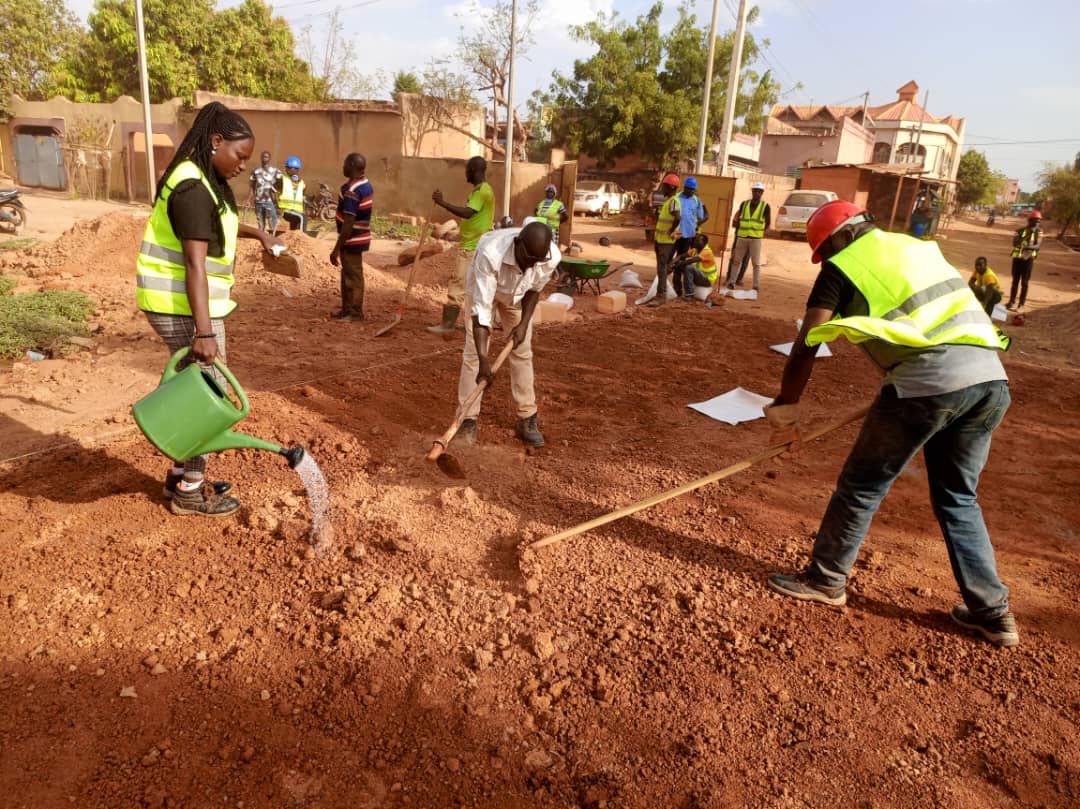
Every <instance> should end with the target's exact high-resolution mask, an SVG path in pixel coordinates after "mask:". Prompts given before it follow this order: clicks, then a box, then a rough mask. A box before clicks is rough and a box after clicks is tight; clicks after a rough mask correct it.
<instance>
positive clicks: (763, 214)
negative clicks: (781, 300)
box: [727, 182, 772, 290]
mask: <svg viewBox="0 0 1080 809" xmlns="http://www.w3.org/2000/svg"><path fill="white" fill-rule="evenodd" d="M764 193H765V183H760V182H758V183H754V184H753V185H751V186H750V199H748V200H746V201H745V202H744V203H743V204H742V205H740V206H739V208H738V210H737V211H736V212H735V216H734V218H733V219H732V220H731V226H732V227H733V228H735V236H736V239H737V241H736V242H735V247H734V249H733V250H732V252H731V261H730V262H729V263H728V272H727V288H728V289H735V285H736V284H738V283H740V278H741V276H740V275H739V273H738V271H737V269H736V268H737V267H741V266H742V263H743V258H744V257H745V256H746V255H747V254H749V255H750V262H751V263H752V264H753V265H754V289H755V290H756V289H757V288H758V284H759V283H760V282H761V242H762V240H763V239H764V238H765V231H766V230H768V229H769V228H770V227H771V226H772V210H771V209H770V208H769V203H767V202H766V201H765V200H763V199H762V195H764Z"/></svg>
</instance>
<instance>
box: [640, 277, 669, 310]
mask: <svg viewBox="0 0 1080 809" xmlns="http://www.w3.org/2000/svg"><path fill="white" fill-rule="evenodd" d="M669 280H670V279H669ZM655 297H656V279H655V278H653V279H652V285H651V286H650V287H649V291H648V292H646V293H645V294H644V295H642V296H641V297H640V298H638V299H637V300H636V301H634V305H635V306H641V305H642V304H643V303H648V302H649V301H651V300H652V299H653V298H655ZM674 297H675V290H674V289H673V288H672V286H671V284H670V283H669V284H668V285H667V299H668V300H669V301H670V300H671V299H672V298H674Z"/></svg>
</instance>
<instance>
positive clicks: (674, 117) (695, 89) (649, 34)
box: [534, 3, 780, 165]
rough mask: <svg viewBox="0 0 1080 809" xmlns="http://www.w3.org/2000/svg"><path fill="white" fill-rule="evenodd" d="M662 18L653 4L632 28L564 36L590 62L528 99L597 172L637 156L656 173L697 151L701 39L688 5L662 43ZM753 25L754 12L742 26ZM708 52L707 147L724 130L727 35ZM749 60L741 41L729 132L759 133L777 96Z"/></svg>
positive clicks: (602, 27) (748, 43) (592, 25)
mask: <svg viewBox="0 0 1080 809" xmlns="http://www.w3.org/2000/svg"><path fill="white" fill-rule="evenodd" d="M662 12H663V5H662V4H661V3H656V4H655V5H653V6H652V8H650V9H649V10H648V12H646V13H645V14H643V15H641V16H640V17H638V18H637V20H635V21H634V23H633V24H630V23H627V22H625V21H623V20H621V19H620V18H619V17H618V15H617V14H613V15H610V16H608V15H600V17H599V18H598V19H596V20H594V21H592V22H589V23H586V24H585V25H579V26H574V27H572V28H571V29H570V33H571V36H572V37H573V38H574V39H576V40H578V41H579V42H589V43H592V44H593V45H594V46H595V47H596V53H595V54H594V55H593V56H591V57H590V58H588V59H579V60H577V61H576V62H575V63H574V68H573V72H572V73H571V74H570V75H564V74H561V73H556V74H555V79H554V81H553V83H552V85H551V87H550V88H549V90H548V91H547V92H546V93H541V94H539V95H538V96H537V97H535V98H534V109H539V108H551V109H554V110H557V111H558V112H557V114H555V115H554V116H553V118H552V136H553V139H554V140H555V141H557V142H560V143H562V144H564V145H565V146H567V147H568V148H569V149H570V151H571V152H585V153H587V154H589V155H591V156H592V157H595V158H596V159H597V160H599V161H601V163H605V162H610V161H611V160H612V159H613V158H616V157H619V156H621V155H625V154H630V153H637V154H640V155H641V156H642V157H644V158H646V159H648V160H651V161H653V162H654V163H656V164H658V165H661V164H664V163H665V162H668V161H670V160H672V159H673V158H678V157H682V156H686V155H689V154H691V153H692V152H693V151H694V150H695V149H696V145H697V137H698V127H699V125H700V115H701V105H702V103H703V101H704V91H703V86H702V85H703V80H704V76H705V63H706V59H707V52H708V40H709V35H708V31H707V29H705V28H702V27H700V26H698V24H697V19H696V17H695V16H694V15H693V14H692V13H691V10H690V6H689V5H688V4H684V5H682V6H680V8H679V17H678V20H677V21H676V23H675V26H674V27H673V28H672V30H671V31H670V32H668V33H667V34H666V35H662V34H661V31H660V16H661V14H662ZM756 17H757V8H756V7H755V8H754V9H753V10H752V12H751V14H750V21H751V22H752V21H753V20H754V19H756ZM764 44H768V42H767V40H765V41H764ZM716 45H717V47H716V60H715V66H714V74H713V85H712V88H711V94H710V95H711V98H710V103H709V115H708V121H707V127H706V131H707V133H708V135H710V136H711V137H712V138H714V139H716V138H718V137H719V135H720V131H721V129H722V124H723V110H724V105H725V102H726V98H727V74H728V68H729V66H730V64H731V59H732V55H733V51H734V33H733V32H728V33H727V34H724V35H723V36H720V37H717V42H716ZM758 56H759V50H758V44H757V42H756V41H755V39H754V37H753V36H752V35H750V34H747V36H746V39H745V42H744V46H743V61H742V67H741V70H740V74H739V85H738V88H737V93H738V94H737V96H736V100H735V117H736V119H741V120H742V124H741V125H739V126H738V127H735V129H738V130H740V131H744V132H760V131H761V128H762V124H763V121H764V117H765V112H766V110H767V109H768V107H770V106H771V105H772V104H774V103H775V102H776V100H777V97H778V94H779V90H780V86H779V84H778V83H777V82H776V81H775V80H774V79H773V78H772V74H771V73H770V72H769V71H765V72H764V73H761V74H759V73H757V72H756V71H755V70H754V69H753V67H752V65H753V64H754V62H755V61H756V60H757V59H758Z"/></svg>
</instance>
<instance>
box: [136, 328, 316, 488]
mask: <svg viewBox="0 0 1080 809" xmlns="http://www.w3.org/2000/svg"><path fill="white" fill-rule="evenodd" d="M188 351H190V349H188V348H181V349H180V350H179V351H177V352H176V353H175V354H173V355H172V357H171V358H170V359H169V364H168V365H166V366H165V370H164V371H163V372H162V374H161V382H160V383H158V386H157V388H156V389H154V390H153V391H151V392H150V393H148V394H147V395H146V396H144V397H143V398H142V399H140V400H139V401H137V402H136V403H135V405H134V406H133V407H132V408H131V413H132V415H133V416H135V423H136V424H138V425H139V429H140V430H142V431H143V435H145V436H146V437H147V438H148V439H150V443H151V444H153V445H154V446H155V447H157V448H158V449H159V450H161V451H162V452H163V453H164V454H165V455H168V456H169V457H170V458H172V459H173V460H174V461H186V460H187V459H188V458H192V457H194V456H196V455H202V454H203V453H205V452H218V451H219V450H223V449H265V450H268V451H270V452H276V453H277V454H279V455H283V456H285V459H286V460H287V461H288V462H289V466H290V467H292V468H293V469H295V468H296V465H297V464H298V463H300V461H301V459H303V457H304V448H303V447H301V446H300V445H296V446H294V447H291V448H289V449H285V448H284V447H279V446H278V445H277V444H271V443H270V442H269V441H263V440H262V439H261V438H255V436H252V435H245V434H244V433H237V432H234V431H233V430H232V429H231V428H232V426H233V425H234V424H236V423H237V422H238V421H240V420H241V419H243V418H244V416H246V415H247V414H248V412H249V411H250V410H251V405H250V404H249V403H248V398H247V395H246V394H245V393H244V390H243V388H241V387H240V383H239V382H237V381H236V377H234V376H233V375H232V373H231V372H230V371H229V369H228V368H226V367H225V363H223V362H222V361H221V360H220V359H219V358H217V357H215V358H214V365H215V367H216V368H217V369H218V370H219V371H220V372H221V375H222V376H224V377H225V379H226V380H227V381H228V383H229V385H230V386H231V387H232V389H233V392H234V393H235V394H236V398H237V399H238V400H239V401H240V406H239V407H237V406H236V405H235V404H234V403H233V401H232V399H230V398H229V397H228V396H227V395H226V394H225V391H223V390H222V389H221V386H220V385H218V383H217V381H216V380H215V379H214V378H213V377H212V376H211V375H210V374H209V373H207V372H206V371H204V370H203V369H202V368H201V367H200V366H199V365H198V363H192V364H191V365H188V366H187V367H186V368H185V369H184V370H183V371H177V370H176V365H177V363H179V362H180V360H182V359H183V358H184V357H185V356H187V353H188Z"/></svg>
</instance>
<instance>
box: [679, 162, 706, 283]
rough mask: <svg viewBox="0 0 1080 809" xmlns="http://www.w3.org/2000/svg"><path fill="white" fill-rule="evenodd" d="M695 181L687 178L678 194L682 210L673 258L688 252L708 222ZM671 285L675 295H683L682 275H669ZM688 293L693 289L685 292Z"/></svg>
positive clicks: (692, 178)
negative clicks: (702, 227) (695, 237)
mask: <svg viewBox="0 0 1080 809" xmlns="http://www.w3.org/2000/svg"><path fill="white" fill-rule="evenodd" d="M697 186H698V184H697V179H696V178H694V177H687V178H686V181H685V182H684V183H683V190H682V193H681V194H679V207H680V208H681V209H682V218H681V219H680V220H679V237H678V238H677V239H676V240H675V258H679V257H681V256H685V255H686V254H687V253H689V252H690V248H691V246H692V245H693V241H694V236H696V235H697V233H698V231H699V230H701V226H702V225H703V224H704V223H705V222H706V221H707V220H708V218H709V212H708V210H706V208H705V203H703V202H702V201H701V197H699V196H698V195H697ZM671 283H672V285H673V286H674V287H675V294H676V295H680V296H681V295H682V294H683V274H682V273H681V272H674V273H672V275H671ZM687 292H688V293H690V292H693V289H689V290H687Z"/></svg>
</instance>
